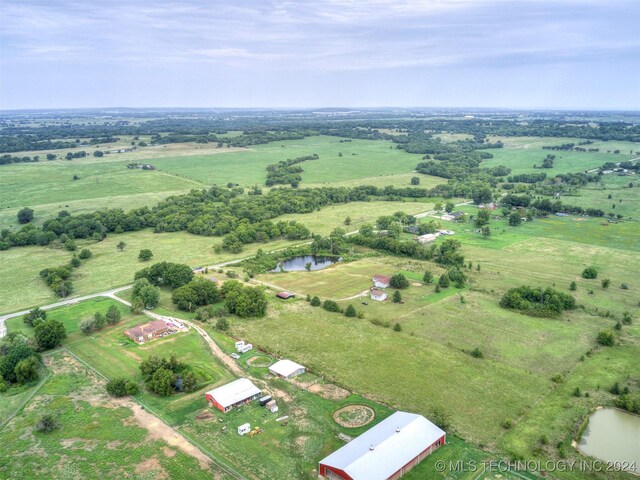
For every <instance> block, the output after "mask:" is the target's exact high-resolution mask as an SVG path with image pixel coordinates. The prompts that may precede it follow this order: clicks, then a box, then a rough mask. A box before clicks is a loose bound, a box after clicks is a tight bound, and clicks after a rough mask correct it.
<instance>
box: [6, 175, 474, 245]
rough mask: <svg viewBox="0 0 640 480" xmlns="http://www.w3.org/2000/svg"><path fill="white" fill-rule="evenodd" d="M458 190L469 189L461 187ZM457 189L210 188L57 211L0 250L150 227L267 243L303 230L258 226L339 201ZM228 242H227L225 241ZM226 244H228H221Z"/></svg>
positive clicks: (454, 192)
mask: <svg viewBox="0 0 640 480" xmlns="http://www.w3.org/2000/svg"><path fill="white" fill-rule="evenodd" d="M463 188H469V187H468V186H464V187H463ZM463 188H459V189H457V188H456V186H455V185H439V186H437V187H436V188H434V189H430V190H428V189H422V188H410V187H406V188H396V187H384V188H379V187H375V186H370V185H368V186H367V185H365V186H358V187H354V188H344V187H343V188H331V187H323V188H313V189H297V190H293V189H290V188H274V189H272V190H271V191H269V193H268V194H266V195H242V193H243V189H242V188H237V187H236V188H232V189H229V188H223V187H217V186H214V187H212V188H210V189H208V190H192V191H191V192H190V193H187V194H184V195H178V196H171V197H168V198H166V199H165V200H162V201H161V202H159V203H158V204H157V205H156V206H154V207H153V208H149V207H142V208H137V209H133V210H130V211H128V212H125V211H124V210H122V209H105V210H98V211H96V212H93V213H86V214H80V215H69V213H68V212H60V214H59V215H58V217H57V218H55V219H51V220H47V221H46V222H44V224H43V225H42V227H35V226H32V225H26V226H24V227H22V228H21V229H20V230H17V231H15V232H10V231H8V230H3V231H2V232H0V249H7V248H10V247H12V246H24V245H48V244H49V243H51V242H53V241H55V240H57V239H58V238H59V237H60V236H61V235H66V236H68V237H70V238H93V239H95V240H101V239H103V238H105V236H106V235H107V234H110V233H122V232H131V231H138V230H141V229H144V228H153V229H154V231H155V232H177V231H187V232H190V233H193V234H195V235H204V236H225V235H228V234H234V235H236V237H237V238H238V239H239V241H240V242H241V243H246V242H245V240H244V238H251V239H255V241H267V240H269V239H271V238H274V237H277V236H284V237H287V238H296V237H298V238H306V236H308V234H309V232H308V230H307V229H306V227H303V226H302V225H300V224H295V226H294V225H293V224H292V223H291V222H290V223H289V224H286V225H273V224H271V223H264V222H265V221H268V220H271V219H273V218H276V217H278V216H280V215H285V214H289V213H312V212H314V211H316V210H317V209H319V208H321V207H324V206H327V205H331V204H339V203H348V202H356V201H370V200H374V199H377V200H398V199H401V198H404V197H414V198H420V197H430V196H442V195H445V196H460V195H461V194H462V193H463ZM230 240H233V238H231V239H230ZM226 243H227V244H229V243H231V244H232V245H233V242H231V241H227V242H226Z"/></svg>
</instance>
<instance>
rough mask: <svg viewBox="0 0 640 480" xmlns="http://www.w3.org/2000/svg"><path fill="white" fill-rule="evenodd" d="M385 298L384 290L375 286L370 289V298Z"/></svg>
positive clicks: (383, 299)
mask: <svg viewBox="0 0 640 480" xmlns="http://www.w3.org/2000/svg"><path fill="white" fill-rule="evenodd" d="M386 299H387V292H385V291H384V290H378V289H377V288H372V289H371V300H376V301H378V302H383V301H385V300H386Z"/></svg>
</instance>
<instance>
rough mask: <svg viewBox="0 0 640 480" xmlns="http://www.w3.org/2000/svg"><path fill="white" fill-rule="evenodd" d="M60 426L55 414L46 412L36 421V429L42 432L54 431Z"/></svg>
mask: <svg viewBox="0 0 640 480" xmlns="http://www.w3.org/2000/svg"><path fill="white" fill-rule="evenodd" d="M59 428H60V424H59V423H58V421H57V420H56V419H55V418H54V416H53V415H51V414H48V413H45V414H44V415H42V416H41V417H40V419H39V420H38V423H36V430H37V431H38V432H41V433H49V432H53V431H54V430H57V429H59Z"/></svg>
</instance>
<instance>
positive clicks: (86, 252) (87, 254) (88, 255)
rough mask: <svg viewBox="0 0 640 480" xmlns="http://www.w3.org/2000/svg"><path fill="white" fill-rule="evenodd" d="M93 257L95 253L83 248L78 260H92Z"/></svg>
mask: <svg viewBox="0 0 640 480" xmlns="http://www.w3.org/2000/svg"><path fill="white" fill-rule="evenodd" d="M92 255H93V253H91V250H89V249H88V248H83V249H82V250H80V253H79V254H78V258H80V260H87V259H88V258H91V257H92Z"/></svg>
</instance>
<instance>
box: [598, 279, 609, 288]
mask: <svg viewBox="0 0 640 480" xmlns="http://www.w3.org/2000/svg"><path fill="white" fill-rule="evenodd" d="M600 283H601V285H602V288H605V289H606V288H609V285H611V280H609V279H608V278H603V279H602V282H600Z"/></svg>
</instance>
